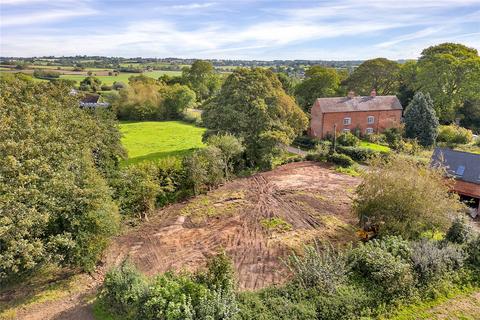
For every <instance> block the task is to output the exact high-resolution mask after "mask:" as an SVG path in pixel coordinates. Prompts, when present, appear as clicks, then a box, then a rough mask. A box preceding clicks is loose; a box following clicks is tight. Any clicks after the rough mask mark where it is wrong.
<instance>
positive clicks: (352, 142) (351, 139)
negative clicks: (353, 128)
mask: <svg viewBox="0 0 480 320" xmlns="http://www.w3.org/2000/svg"><path fill="white" fill-rule="evenodd" d="M337 143H338V144H339V145H341V146H349V147H356V146H358V144H359V143H360V139H358V138H357V137H356V136H355V135H353V134H352V133H350V132H342V133H341V134H340V135H339V136H338V137H337Z"/></svg>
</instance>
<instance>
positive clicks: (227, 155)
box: [206, 133, 245, 179]
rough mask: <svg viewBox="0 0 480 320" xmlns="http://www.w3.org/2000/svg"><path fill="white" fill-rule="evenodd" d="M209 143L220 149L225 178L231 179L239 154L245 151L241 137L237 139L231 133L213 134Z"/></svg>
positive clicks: (209, 138)
mask: <svg viewBox="0 0 480 320" xmlns="http://www.w3.org/2000/svg"><path fill="white" fill-rule="evenodd" d="M206 142H207V145H209V146H213V147H216V148H218V149H220V151H221V156H222V160H223V164H224V173H225V178H226V179H229V177H230V175H231V174H232V173H233V171H234V165H235V163H236V162H237V161H238V158H239V156H240V155H241V154H242V153H243V152H244V151H245V147H244V146H243V144H242V140H241V139H237V138H236V137H235V136H233V135H231V134H228V133H227V134H224V135H213V136H210V137H208V139H207V141H206Z"/></svg>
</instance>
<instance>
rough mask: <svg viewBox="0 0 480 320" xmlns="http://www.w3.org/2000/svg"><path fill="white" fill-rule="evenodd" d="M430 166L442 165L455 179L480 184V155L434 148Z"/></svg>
mask: <svg viewBox="0 0 480 320" xmlns="http://www.w3.org/2000/svg"><path fill="white" fill-rule="evenodd" d="M431 165H432V166H434V167H435V166H439V165H443V166H445V167H446V168H447V172H448V173H449V174H451V175H452V176H454V177H455V178H456V179H459V180H463V181H466V182H471V183H475V184H480V154H475V153H469V152H463V151H456V150H452V149H446V148H435V150H434V151H433V155H432V162H431Z"/></svg>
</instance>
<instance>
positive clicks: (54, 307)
mask: <svg viewBox="0 0 480 320" xmlns="http://www.w3.org/2000/svg"><path fill="white" fill-rule="evenodd" d="M359 181H360V180H359V178H355V177H350V176H347V175H343V174H339V173H336V172H335V171H333V170H331V169H329V168H328V167H327V166H326V165H323V164H318V163H313V162H299V163H291V164H287V165H284V166H281V167H279V168H277V169H275V170H273V171H270V172H265V173H259V174H256V175H254V176H252V177H248V178H242V179H237V180H235V181H232V182H229V183H227V184H225V185H224V186H222V187H220V188H218V189H216V190H214V191H211V192H209V193H208V194H207V195H203V196H199V197H196V198H192V199H190V200H189V201H186V202H184V203H178V204H174V205H171V206H168V207H166V208H163V209H162V210H160V211H159V212H158V213H157V214H156V215H155V216H154V217H152V218H151V219H150V221H149V222H145V223H143V224H142V225H140V226H138V227H136V228H132V229H131V230H128V231H126V232H125V234H123V235H121V236H119V237H117V238H115V239H114V240H113V241H112V244H111V245H110V246H109V248H108V249H107V251H106V253H105V257H104V259H103V261H102V264H101V265H100V266H99V267H98V268H97V271H96V273H95V274H93V275H92V276H91V278H90V277H89V280H86V284H85V285H84V288H82V289H81V290H79V291H77V292H75V293H72V296H71V297H68V298H63V299H60V300H57V301H50V302H46V303H43V304H40V305H35V306H31V307H27V308H26V309H24V310H20V312H18V313H17V315H16V316H17V318H18V319H93V317H92V315H91V310H90V308H91V307H90V306H89V305H88V303H87V302H85V300H86V298H87V297H89V296H93V294H94V292H95V290H96V288H97V287H98V285H99V284H100V283H101V281H102V280H103V276H104V274H105V271H106V270H107V269H109V268H111V267H112V266H114V265H118V264H120V263H121V262H122V261H124V260H125V259H127V258H128V259H130V260H131V261H132V262H133V263H134V264H135V265H136V266H137V267H138V268H139V269H140V270H141V271H142V272H144V273H146V274H147V275H154V274H157V273H161V272H165V271H167V270H194V269H196V268H199V267H202V266H203V265H204V264H205V262H206V260H207V259H208V257H210V256H212V255H214V254H216V253H217V252H219V251H220V250H225V251H226V252H227V253H228V255H229V256H230V257H231V258H232V260H233V263H234V265H235V270H236V275H237V279H238V286H239V288H240V289H241V290H254V289H259V288H263V287H265V286H268V285H270V284H278V283H282V282H285V281H286V279H287V277H288V272H286V271H287V270H286V267H285V265H284V263H283V262H282V258H285V257H287V256H288V254H289V253H290V252H291V251H292V250H296V249H301V247H302V244H304V243H308V242H311V241H313V240H315V239H316V240H319V241H325V240H326V241H330V242H334V243H338V244H342V243H347V242H350V241H352V240H355V239H356V236H355V229H356V227H355V225H356V218H355V216H354V215H353V214H352V212H351V202H352V198H351V197H352V195H353V192H354V190H355V187H356V186H357V185H358V183H359ZM271 218H280V219H281V220H283V221H285V222H286V223H288V225H289V228H287V229H289V230H286V231H281V230H276V229H275V228H268V227H266V226H265V222H266V221H269V220H268V219H271ZM3 298H4V297H3ZM1 299H2V297H1V296H0V300H1Z"/></svg>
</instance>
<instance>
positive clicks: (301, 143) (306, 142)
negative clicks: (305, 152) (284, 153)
mask: <svg viewBox="0 0 480 320" xmlns="http://www.w3.org/2000/svg"><path fill="white" fill-rule="evenodd" d="M319 143H320V140H319V139H318V138H315V137H311V136H298V137H296V138H295V139H294V140H293V145H295V146H298V147H300V148H304V149H309V150H310V149H315V148H316V147H317V145H318V144H319Z"/></svg>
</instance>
